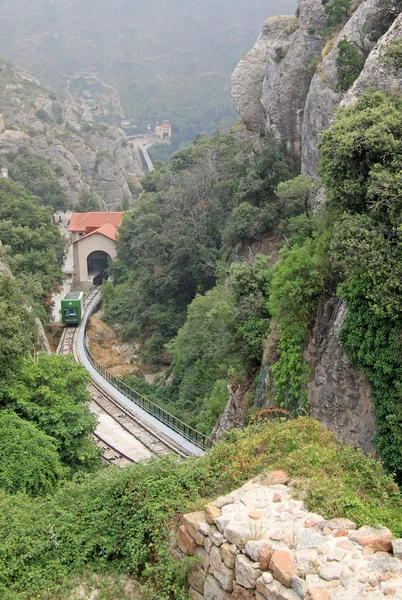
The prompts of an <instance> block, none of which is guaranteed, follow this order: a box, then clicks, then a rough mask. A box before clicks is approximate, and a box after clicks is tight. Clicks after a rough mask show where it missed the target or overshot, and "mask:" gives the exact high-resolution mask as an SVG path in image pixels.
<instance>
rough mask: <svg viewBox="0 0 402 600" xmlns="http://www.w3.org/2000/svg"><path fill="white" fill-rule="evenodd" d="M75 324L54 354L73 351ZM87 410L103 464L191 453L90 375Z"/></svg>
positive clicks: (86, 302) (92, 295)
mask: <svg viewBox="0 0 402 600" xmlns="http://www.w3.org/2000/svg"><path fill="white" fill-rule="evenodd" d="M99 293H100V287H99V286H94V287H93V288H92V289H91V290H90V292H89V293H88V294H87V296H86V297H85V298H84V310H85V311H87V309H88V308H89V307H90V305H91V304H92V302H93V301H94V300H95V298H96V297H97V295H98V294H99ZM78 330H79V326H78V327H66V328H65V329H64V331H63V335H62V337H61V339H60V342H59V346H58V348H57V353H58V354H74V355H75V358H76V360H77V353H76V352H75V351H74V349H75V343H76V337H77V333H78ZM89 391H90V394H91V398H92V402H91V410H92V412H94V413H95V414H96V415H97V416H98V428H97V430H96V432H95V434H94V439H95V441H96V443H97V444H98V446H99V447H101V448H102V449H103V450H104V454H103V460H104V462H105V464H109V465H110V464H114V465H117V466H119V467H124V466H127V465H128V464H131V463H133V462H136V461H137V460H142V459H144V458H147V457H151V456H159V457H161V456H166V455H172V454H174V455H177V456H178V457H180V458H186V457H187V456H189V455H191V452H187V451H186V450H185V449H184V448H182V447H181V446H179V445H178V444H176V443H175V442H174V441H173V440H172V441H171V440H169V438H167V436H166V435H164V434H162V433H160V432H158V431H157V430H156V429H155V428H154V427H152V426H151V425H149V424H148V423H146V422H144V421H143V420H142V419H141V418H139V417H138V416H137V415H135V414H134V413H133V412H131V411H130V410H129V408H127V407H126V406H124V405H123V404H121V403H120V402H118V401H117V400H116V399H115V398H113V396H112V395H111V394H109V393H108V392H107V391H106V390H105V389H103V388H102V387H101V386H100V385H99V384H98V383H97V382H96V381H95V380H94V379H93V378H92V380H91V383H90V385H89Z"/></svg>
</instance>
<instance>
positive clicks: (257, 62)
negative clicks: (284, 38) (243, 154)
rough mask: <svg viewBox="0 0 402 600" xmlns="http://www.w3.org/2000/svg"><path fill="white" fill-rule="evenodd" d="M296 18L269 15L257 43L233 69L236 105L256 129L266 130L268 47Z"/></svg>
mask: <svg viewBox="0 0 402 600" xmlns="http://www.w3.org/2000/svg"><path fill="white" fill-rule="evenodd" d="M294 21H295V17H290V16H285V17H271V18H270V19H268V20H267V21H266V22H265V23H264V25H263V28H262V32H261V35H260V37H259V38H258V40H257V42H256V44H255V46H254V47H253V48H252V49H251V50H250V51H249V52H248V53H247V54H246V56H245V57H244V58H243V59H242V60H241V61H240V63H239V64H238V66H237V67H236V69H235V71H234V73H233V76H232V102H233V106H234V108H235V109H236V111H237V112H238V114H239V115H240V117H241V119H242V121H243V123H244V124H245V125H246V127H247V129H249V130H250V131H253V132H254V133H258V134H264V133H265V114H264V110H263V108H262V104H261V98H262V86H263V81H264V76H265V71H266V64H267V57H268V51H269V48H270V47H271V46H272V45H274V44H275V42H276V41H277V40H278V39H279V38H280V36H281V35H282V34H283V33H284V32H285V30H286V28H287V27H291V25H292V23H293V22H294Z"/></svg>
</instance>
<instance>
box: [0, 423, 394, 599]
mask: <svg viewBox="0 0 402 600" xmlns="http://www.w3.org/2000/svg"><path fill="white" fill-rule="evenodd" d="M277 468H281V469H286V470H288V471H289V472H290V474H291V476H292V478H293V479H294V481H295V493H296V494H297V495H298V496H299V497H303V498H304V499H305V500H306V501H307V503H308V505H309V507H310V509H311V510H313V511H315V512H319V513H320V514H323V515H324V516H326V517H328V518H330V517H333V516H335V515H343V516H345V517H348V518H350V519H353V520H355V521H356V522H357V525H358V526H360V525H362V524H363V523H372V524H377V523H381V524H383V525H386V526H388V527H390V528H391V530H392V531H393V533H394V534H395V536H397V537H398V536H401V535H402V529H401V520H400V511H401V508H402V499H401V496H400V493H399V491H398V488H397V487H396V485H395V484H394V483H393V481H392V479H391V478H390V477H389V476H387V475H385V474H384V471H383V470H382V467H381V465H380V464H379V463H378V462H376V461H375V460H373V459H371V458H366V457H364V456H363V455H362V454H361V453H360V452H358V451H356V450H354V449H352V448H350V447H346V446H342V445H341V444H340V443H339V442H337V441H336V440H335V438H334V436H333V435H332V434H331V433H329V432H328V431H327V430H325V429H324V428H323V427H321V426H320V425H319V424H318V423H317V422H315V421H311V420H309V419H298V420H290V421H288V422H282V423H271V424H269V425H268V424H263V425H257V426H253V427H251V428H249V429H247V430H245V431H243V432H240V431H233V432H232V434H231V435H230V437H229V438H228V439H227V440H226V441H224V442H221V443H220V444H218V445H216V446H215V447H214V448H213V449H212V451H211V452H210V453H209V454H208V455H207V456H205V457H204V458H201V459H190V460H187V461H186V462H177V461H172V460H169V459H164V460H161V459H159V460H153V461H151V462H145V463H141V464H138V465H136V466H133V467H130V468H128V469H125V470H124V471H122V470H119V469H117V468H116V469H114V468H109V469H107V470H106V471H103V472H101V473H99V474H96V475H92V476H86V477H85V478H82V479H81V480H80V481H77V482H72V483H70V484H69V485H67V486H65V487H64V488H62V489H60V490H59V491H57V492H56V493H55V494H54V495H53V496H52V497H49V498H48V499H47V500H45V501H43V500H29V499H28V498H27V497H26V496H24V495H22V494H17V495H15V496H13V497H10V496H6V495H5V494H0V496H1V502H2V511H1V515H0V536H1V539H2V544H1V546H0V565H1V566H0V595H1V596H4V597H7V599H8V600H27V599H30V598H32V597H34V596H35V597H36V596H37V595H38V594H40V597H41V598H42V599H43V600H47V599H49V600H50V599H51V598H54V597H59V598H63V599H64V598H69V597H71V588H73V587H76V586H77V585H78V583H79V582H80V581H81V580H82V578H83V577H84V576H85V574H87V573H91V572H93V571H96V573H98V576H99V575H100V576H102V575H104V574H107V573H109V574H112V575H114V576H115V577H116V578H118V574H119V573H120V574H123V573H124V574H126V575H129V576H132V577H135V578H136V579H138V580H140V581H141V583H142V584H143V585H144V587H143V589H142V591H141V593H140V594H139V597H140V598H142V599H145V598H149V599H150V598H160V599H166V600H167V599H168V598H175V600H180V599H184V598H186V597H187V596H186V593H185V589H184V583H185V575H186V564H187V562H186V561H184V564H183V563H180V562H177V561H176V560H175V559H173V557H172V555H171V554H170V549H169V544H170V539H171V530H172V529H173V528H176V527H177V521H178V519H179V518H180V516H181V514H182V513H183V512H187V511H190V510H198V509H199V508H200V507H201V506H202V505H203V504H205V503H206V502H207V501H208V500H209V499H210V498H215V497H216V496H217V495H219V494H223V493H226V492H229V491H230V490H231V489H234V488H236V487H238V486H239V485H241V484H242V483H243V482H245V481H246V480H247V479H249V478H250V477H252V476H255V475H256V474H258V473H266V472H267V471H269V470H271V469H277ZM83 569H85V570H84V571H83ZM124 597H125V596H124V595H123V593H121V594H118V593H117V592H116V591H115V590H114V591H113V594H112V593H110V590H109V591H108V592H104V593H102V592H101V595H100V600H110V598H115V599H116V600H120V599H122V598H124Z"/></svg>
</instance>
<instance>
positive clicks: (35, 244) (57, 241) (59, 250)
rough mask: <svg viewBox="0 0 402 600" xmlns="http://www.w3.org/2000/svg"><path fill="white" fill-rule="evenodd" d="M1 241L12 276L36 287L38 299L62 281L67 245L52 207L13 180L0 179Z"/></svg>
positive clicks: (4, 257) (29, 285) (4, 256)
mask: <svg viewBox="0 0 402 600" xmlns="http://www.w3.org/2000/svg"><path fill="white" fill-rule="evenodd" d="M0 240H1V242H2V245H3V260H4V261H5V262H6V263H7V264H8V266H9V267H10V269H11V271H12V273H13V275H15V276H18V277H21V278H22V279H24V280H26V281H27V286H28V287H31V288H32V286H36V288H37V290H36V292H35V295H36V297H37V298H38V299H40V298H42V300H43V301H44V296H45V295H46V294H47V293H49V292H51V291H52V290H53V289H54V287H55V286H56V285H57V284H58V283H60V281H61V264H62V259H63V252H64V245H63V242H62V239H61V237H60V233H59V231H58V229H57V227H56V225H54V224H53V223H52V208H51V207H49V206H43V205H42V202H41V199H40V198H38V197H37V196H34V195H33V194H32V193H31V192H29V191H27V190H26V189H25V188H24V187H23V186H22V185H18V184H16V183H14V182H13V181H11V180H10V179H3V180H1V181H0Z"/></svg>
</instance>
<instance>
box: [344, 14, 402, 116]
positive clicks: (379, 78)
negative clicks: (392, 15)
mask: <svg viewBox="0 0 402 600" xmlns="http://www.w3.org/2000/svg"><path fill="white" fill-rule="evenodd" d="M400 40H402V15H399V17H398V18H397V19H395V21H394V23H393V25H392V26H391V27H390V29H389V30H388V31H387V33H386V34H385V35H383V37H382V38H381V39H380V40H379V42H378V44H376V46H375V47H374V48H373V50H372V51H371V53H370V55H369V57H368V58H367V60H366V62H365V65H364V69H363V71H362V72H361V74H360V77H359V78H358V79H357V80H356V81H355V83H354V84H353V86H352V87H351V88H350V90H349V91H348V92H347V94H346V96H345V98H344V99H343V100H342V102H341V106H350V105H352V104H354V103H355V102H356V101H357V100H358V98H359V97H360V96H361V95H362V94H363V93H364V92H365V91H366V90H368V89H370V88H371V89H373V88H374V89H376V90H387V91H390V92H395V93H398V94H401V93H402V71H401V70H399V69H396V68H394V67H393V65H392V64H390V63H389V62H387V61H386V58H385V53H386V50H387V48H388V47H389V46H390V44H392V43H393V42H397V41H400Z"/></svg>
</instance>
